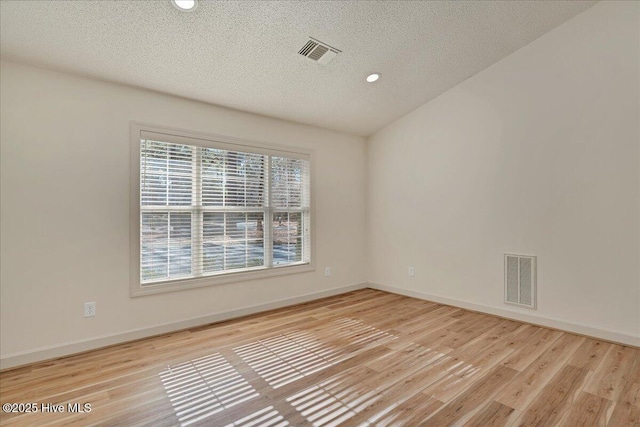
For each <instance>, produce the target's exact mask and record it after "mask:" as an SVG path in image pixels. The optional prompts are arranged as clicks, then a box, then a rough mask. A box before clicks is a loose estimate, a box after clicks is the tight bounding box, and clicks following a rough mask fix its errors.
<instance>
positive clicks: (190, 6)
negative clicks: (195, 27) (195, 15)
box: [171, 0, 198, 12]
mask: <svg viewBox="0 0 640 427" xmlns="http://www.w3.org/2000/svg"><path fill="white" fill-rule="evenodd" d="M171 3H172V4H173V5H174V6H175V7H176V9H178V10H181V11H183V12H192V11H194V10H195V9H196V7H198V0H171Z"/></svg>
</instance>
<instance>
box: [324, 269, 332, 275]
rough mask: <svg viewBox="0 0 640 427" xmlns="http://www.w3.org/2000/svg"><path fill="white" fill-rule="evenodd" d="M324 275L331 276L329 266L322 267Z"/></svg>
mask: <svg viewBox="0 0 640 427" xmlns="http://www.w3.org/2000/svg"><path fill="white" fill-rule="evenodd" d="M324 275H325V276H326V277H329V276H331V267H325V268H324Z"/></svg>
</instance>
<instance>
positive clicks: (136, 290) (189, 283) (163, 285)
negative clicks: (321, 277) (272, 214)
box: [131, 263, 315, 298]
mask: <svg viewBox="0 0 640 427" xmlns="http://www.w3.org/2000/svg"><path fill="white" fill-rule="evenodd" d="M311 271H315V267H314V266H313V265H312V264H310V263H304V264H296V265H285V266H280V267H278V266H275V267H272V268H260V269H255V270H249V271H246V270H245V271H238V272H235V273H221V274H219V275H211V276H204V277H195V278H186V279H176V280H170V281H163V282H157V283H149V284H145V285H141V284H138V285H137V286H136V285H135V284H134V285H133V286H132V287H131V297H134V298H135V297H140V296H145V295H155V294H162V293H166V292H175V291H183V290H185V289H195V288H203V287H207V286H215V285H223V284H226V283H234V282H244V281H248V280H258V279H267V278H270V277H277V276H284V275H288V274H298V273H308V272H311Z"/></svg>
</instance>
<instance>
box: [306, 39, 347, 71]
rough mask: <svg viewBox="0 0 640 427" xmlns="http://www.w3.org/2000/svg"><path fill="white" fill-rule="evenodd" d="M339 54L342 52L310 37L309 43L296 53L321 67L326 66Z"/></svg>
mask: <svg viewBox="0 0 640 427" xmlns="http://www.w3.org/2000/svg"><path fill="white" fill-rule="evenodd" d="M340 52H342V51H341V50H339V49H336V48H335V47H331V46H329V45H328V44H326V43H322V42H321V41H320V40H316V39H314V38H312V37H309V41H308V42H307V43H305V45H304V46H302V49H300V50H299V51H298V53H299V54H300V55H302V56H304V57H306V58H309V59H311V60H312V61H315V62H318V63H320V64H322V65H326V64H328V63H329V62H331V60H332V59H333V58H335V57H336V55H337V54H339V53H340Z"/></svg>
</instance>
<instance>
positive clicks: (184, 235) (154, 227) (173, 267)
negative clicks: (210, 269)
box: [140, 212, 191, 282]
mask: <svg viewBox="0 0 640 427" xmlns="http://www.w3.org/2000/svg"><path fill="white" fill-rule="evenodd" d="M140 241H141V245H140V264H141V266H140V274H141V278H142V281H143V282H144V281H152V280H157V279H163V278H174V277H181V276H186V275H190V274H191V213H189V212H186V213H182V212H179V213H176V212H172V213H169V212H143V213H142V215H141V224H140Z"/></svg>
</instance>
